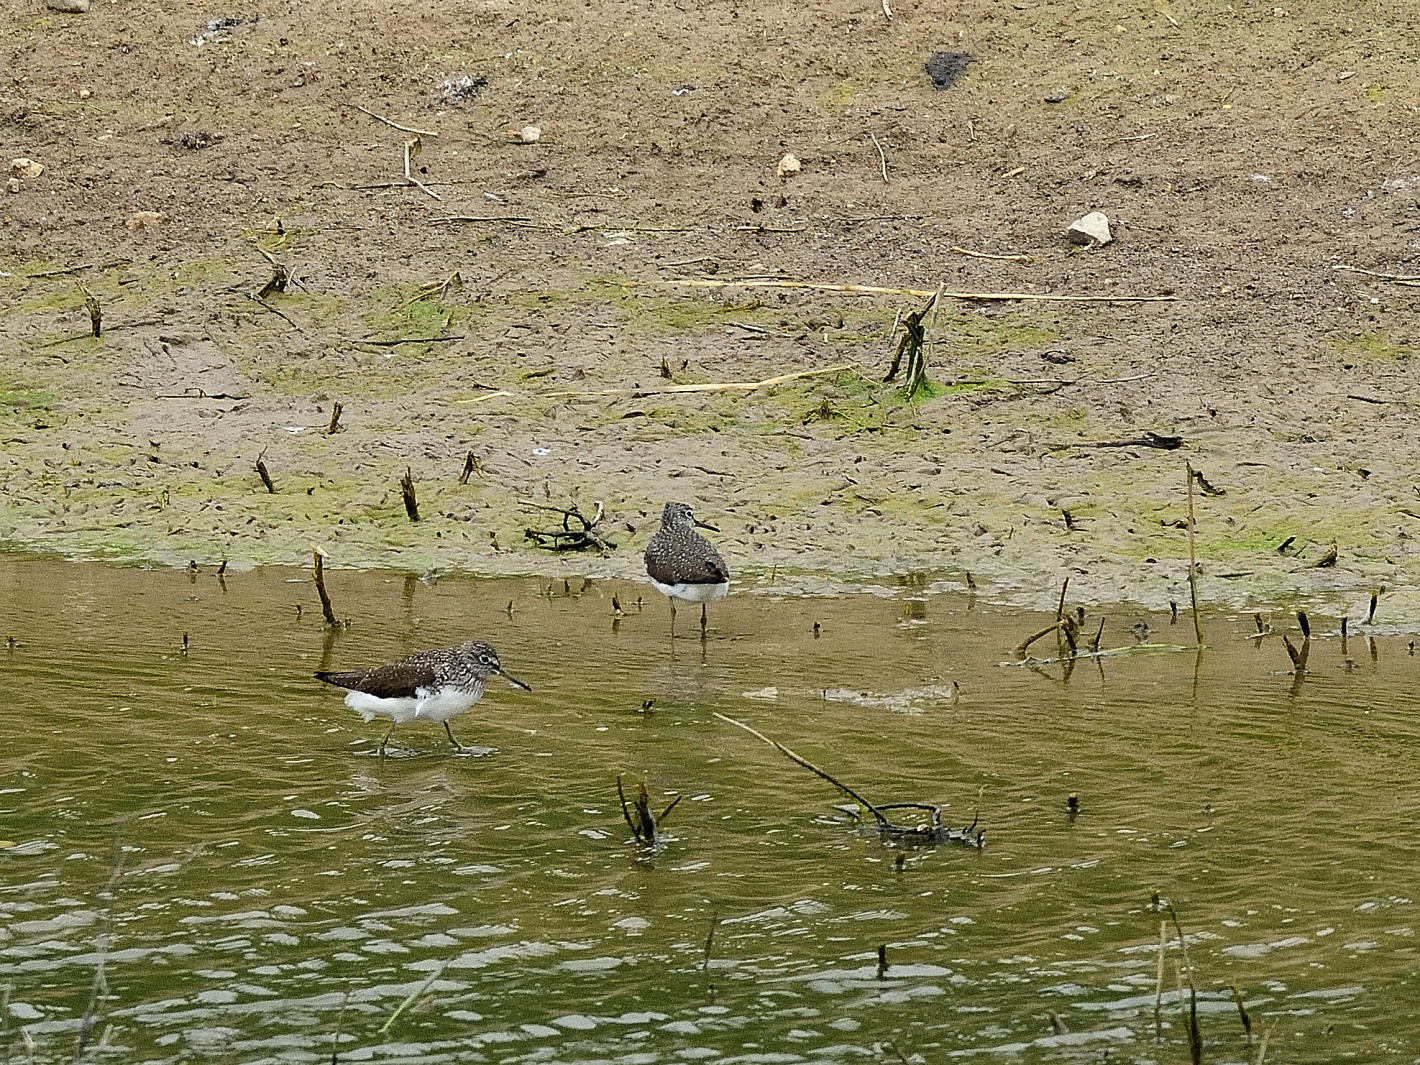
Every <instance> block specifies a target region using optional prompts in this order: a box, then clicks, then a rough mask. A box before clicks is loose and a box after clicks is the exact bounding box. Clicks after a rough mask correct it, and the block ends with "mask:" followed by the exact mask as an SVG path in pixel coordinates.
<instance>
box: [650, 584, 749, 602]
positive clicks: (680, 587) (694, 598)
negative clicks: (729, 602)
mask: <svg viewBox="0 0 1420 1065" xmlns="http://www.w3.org/2000/svg"><path fill="white" fill-rule="evenodd" d="M651 583H652V584H653V585H655V586H656V591H658V592H660V593H661V594H662V595H668V596H670V597H671V598H672V599H684V600H685V601H686V602H688V603H710V602H714V601H715V600H716V599H723V598H725V596H726V595H727V594H728V593H729V591H730V582H729V581H721V582H720V583H719V584H685V583H681V584H662V583H661V582H660V581H658V580H652V581H651Z"/></svg>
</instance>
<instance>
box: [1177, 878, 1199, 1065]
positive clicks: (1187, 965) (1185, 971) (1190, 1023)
mask: <svg viewBox="0 0 1420 1065" xmlns="http://www.w3.org/2000/svg"><path fill="white" fill-rule="evenodd" d="M1169 917H1171V918H1172V919H1173V927H1174V932H1175V933H1177V935H1178V947H1179V950H1180V951H1181V952H1182V954H1183V964H1182V966H1181V967H1180V969H1179V981H1180V982H1179V989H1178V1005H1179V1010H1180V1011H1182V1010H1183V983H1182V981H1183V978H1184V976H1185V975H1186V976H1187V978H1188V1012H1187V1013H1186V1014H1184V1026H1185V1030H1186V1031H1187V1033H1188V1053H1189V1058H1190V1060H1191V1061H1192V1063H1193V1065H1203V1036H1202V1034H1201V1033H1200V1032H1199V1030H1198V989H1197V988H1196V987H1195V986H1194V983H1193V963H1192V962H1191V961H1189V960H1188V941H1187V940H1186V939H1185V938H1184V936H1183V925H1182V924H1180V923H1179V920H1178V910H1176V909H1174V907H1173V904H1172V903H1170V904H1169Z"/></svg>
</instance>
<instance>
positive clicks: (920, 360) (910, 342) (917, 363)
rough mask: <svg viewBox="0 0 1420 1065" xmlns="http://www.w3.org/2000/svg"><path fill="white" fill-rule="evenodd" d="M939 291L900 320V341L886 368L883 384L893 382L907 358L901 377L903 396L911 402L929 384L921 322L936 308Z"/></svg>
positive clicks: (925, 342)
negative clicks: (918, 308) (904, 357)
mask: <svg viewBox="0 0 1420 1065" xmlns="http://www.w3.org/2000/svg"><path fill="white" fill-rule="evenodd" d="M939 295H940V290H938V291H937V292H934V293H932V294H931V297H932V298H931V299H929V300H928V301H927V303H926V305H925V306H923V307H922V308H921V309H920V310H916V311H913V312H912V313H910V314H909V315H907V317H906V318H904V319H903V320H902V325H903V333H902V339H901V340H899V341H898V343H897V350H896V351H895V352H894V353H893V356H892V363H891V365H889V366H888V372H887V375H886V376H885V377H884V378H883V383H884V384H886V383H887V382H889V381H891V380H893V379H894V378H895V377H896V376H897V372H898V370H899V368H901V366H902V358H903V356H904V355H906V356H907V368H906V371H905V372H904V375H903V385H902V390H903V394H904V395H906V396H907V398H908V399H909V400H911V399H912V398H913V397H914V396H916V395H917V393H918V391H920V390H921V389H924V388H929V387H930V386H931V382H930V381H929V380H928V379H927V354H926V344H927V329H926V326H925V325H924V324H923V322H924V321H925V320H926V318H927V315H928V313H930V312H932V310H933V308H935V307H936V306H937V303H938V297H939Z"/></svg>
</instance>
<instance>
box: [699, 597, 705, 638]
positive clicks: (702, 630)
mask: <svg viewBox="0 0 1420 1065" xmlns="http://www.w3.org/2000/svg"><path fill="white" fill-rule="evenodd" d="M700 635H701V636H702V637H704V635H705V604H704V603H701V604H700Z"/></svg>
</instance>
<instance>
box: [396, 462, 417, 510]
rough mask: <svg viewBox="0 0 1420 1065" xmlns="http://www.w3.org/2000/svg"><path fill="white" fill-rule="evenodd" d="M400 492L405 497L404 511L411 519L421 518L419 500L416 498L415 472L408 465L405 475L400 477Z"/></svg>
mask: <svg viewBox="0 0 1420 1065" xmlns="http://www.w3.org/2000/svg"><path fill="white" fill-rule="evenodd" d="M399 492H400V495H402V496H403V497H404V512H405V513H406V514H408V515H409V520H410V521H418V520H419V501H418V500H417V499H415V498H414V473H413V471H412V470H411V469H410V468H409V467H408V466H406V467H405V468H404V476H403V477H401V478H400V479H399Z"/></svg>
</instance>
